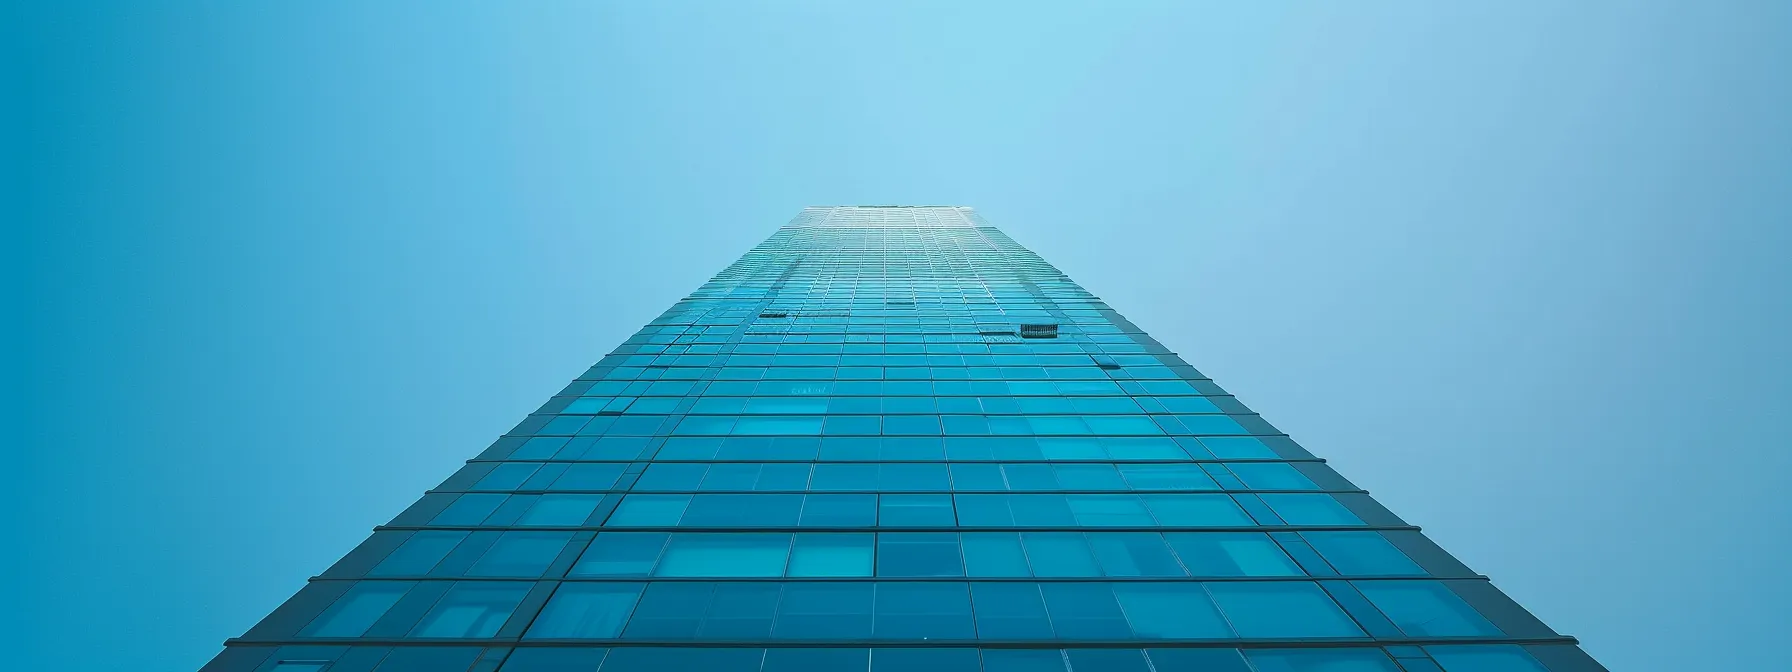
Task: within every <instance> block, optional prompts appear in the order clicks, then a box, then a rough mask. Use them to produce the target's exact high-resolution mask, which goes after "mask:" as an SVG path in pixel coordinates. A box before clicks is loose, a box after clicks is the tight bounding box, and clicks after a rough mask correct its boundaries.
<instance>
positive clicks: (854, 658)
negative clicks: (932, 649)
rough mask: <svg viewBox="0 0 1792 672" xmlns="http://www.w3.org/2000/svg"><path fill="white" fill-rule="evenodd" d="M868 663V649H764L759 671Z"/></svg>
mask: <svg viewBox="0 0 1792 672" xmlns="http://www.w3.org/2000/svg"><path fill="white" fill-rule="evenodd" d="M870 664H871V650H870V649H766V650H765V659H764V664H763V667H761V668H759V672H822V671H824V670H825V671H828V672H831V671H833V670H841V671H842V672H864V671H865V670H866V669H867V666H869V665H870ZM660 672H664V670H661V671H660Z"/></svg>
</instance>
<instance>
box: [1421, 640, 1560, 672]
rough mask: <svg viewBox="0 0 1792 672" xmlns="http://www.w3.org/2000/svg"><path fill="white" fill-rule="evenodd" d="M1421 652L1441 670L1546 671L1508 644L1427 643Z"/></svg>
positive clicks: (1461, 671) (1455, 671)
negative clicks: (1431, 644) (1427, 654)
mask: <svg viewBox="0 0 1792 672" xmlns="http://www.w3.org/2000/svg"><path fill="white" fill-rule="evenodd" d="M1425 652H1426V653H1429V654H1431V657H1432V658H1433V659H1434V660H1436V661H1437V664H1438V665H1441V666H1443V668H1444V672H1547V670H1545V669H1544V668H1543V665H1542V664H1540V663H1538V662H1537V659H1536V658H1532V657H1531V654H1528V653H1525V652H1524V649H1523V648H1520V647H1517V646H1513V645H1510V644H1480V645H1461V646H1427V647H1425Z"/></svg>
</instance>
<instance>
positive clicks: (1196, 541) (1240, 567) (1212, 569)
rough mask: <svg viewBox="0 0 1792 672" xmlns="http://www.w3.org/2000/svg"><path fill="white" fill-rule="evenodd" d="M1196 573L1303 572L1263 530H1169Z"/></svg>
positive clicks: (1181, 555) (1186, 564) (1171, 540)
mask: <svg viewBox="0 0 1792 672" xmlns="http://www.w3.org/2000/svg"><path fill="white" fill-rule="evenodd" d="M1164 539H1165V540H1166V541H1168V542H1169V543H1170V547H1171V548H1173V549H1175V550H1176V555H1177V557H1179V558H1181V559H1182V564H1183V566H1184V567H1187V568H1188V571H1189V573H1190V574H1192V575H1194V576H1301V575H1303V574H1304V573H1305V572H1302V571H1301V570H1300V568H1299V567H1297V566H1296V565H1295V564H1294V561H1293V560H1290V559H1288V555H1287V554H1285V553H1283V552H1282V549H1281V547H1279V546H1277V545H1276V543H1275V542H1274V541H1270V539H1269V536H1268V535H1265V534H1263V533H1261V532H1166V533H1164Z"/></svg>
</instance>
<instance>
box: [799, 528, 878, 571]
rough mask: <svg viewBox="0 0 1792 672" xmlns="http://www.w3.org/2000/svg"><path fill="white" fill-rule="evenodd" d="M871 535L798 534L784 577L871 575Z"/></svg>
mask: <svg viewBox="0 0 1792 672" xmlns="http://www.w3.org/2000/svg"><path fill="white" fill-rule="evenodd" d="M873 537H874V535H871V534H798V535H796V540H795V542H794V543H793V544H792V546H791V550H790V564H789V568H788V569H787V570H786V571H785V574H786V575H787V576H793V577H808V576H871V568H872V562H873V553H872V545H873Z"/></svg>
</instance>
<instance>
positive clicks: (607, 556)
mask: <svg viewBox="0 0 1792 672" xmlns="http://www.w3.org/2000/svg"><path fill="white" fill-rule="evenodd" d="M670 536H671V535H669V534H666V533H664V532H601V533H598V535H597V538H596V539H593V540H592V542H591V545H590V546H588V547H586V548H585V554H584V555H582V556H580V557H579V562H578V564H576V565H573V568H572V571H571V572H570V573H569V575H570V576H574V577H600V576H614V577H628V576H647V575H648V574H650V573H652V572H653V566H654V565H655V564H656V563H658V562H659V558H660V551H661V550H662V549H664V548H665V546H666V540H667V539H668V538H669V537H670Z"/></svg>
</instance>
